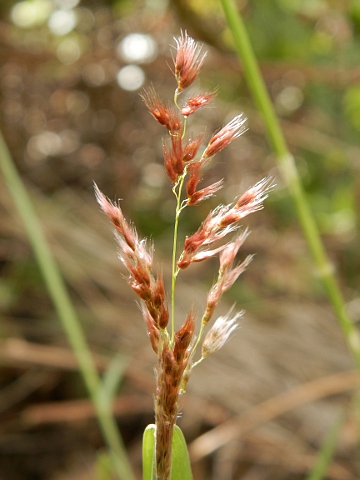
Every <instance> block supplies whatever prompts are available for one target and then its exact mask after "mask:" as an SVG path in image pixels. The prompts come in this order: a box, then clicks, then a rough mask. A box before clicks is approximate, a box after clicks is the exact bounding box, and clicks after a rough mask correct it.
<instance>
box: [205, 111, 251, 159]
mask: <svg viewBox="0 0 360 480" xmlns="http://www.w3.org/2000/svg"><path fill="white" fill-rule="evenodd" d="M245 122H246V118H245V117H243V115H242V114H240V115H238V116H236V117H235V118H233V119H232V120H231V122H229V123H228V124H226V125H225V126H224V127H222V129H221V130H219V131H218V132H217V133H215V134H214V135H213V136H212V137H211V139H210V142H209V144H208V146H207V147H206V150H205V152H204V153H203V158H208V157H212V156H213V155H215V154H216V153H218V152H220V151H221V150H223V149H224V148H225V147H227V146H228V145H229V144H230V143H231V142H232V141H233V140H235V138H237V137H239V136H240V135H242V134H243V133H244V132H245V131H246V127H245Z"/></svg>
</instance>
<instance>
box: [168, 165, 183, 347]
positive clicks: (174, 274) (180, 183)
mask: <svg viewBox="0 0 360 480" xmlns="http://www.w3.org/2000/svg"><path fill="white" fill-rule="evenodd" d="M185 176H186V173H184V174H183V175H182V176H181V177H180V179H179V181H178V183H177V184H176V185H175V186H174V188H173V192H174V195H175V197H176V210H175V223H174V234H173V251H172V266H171V342H173V341H174V335H175V285H176V278H177V274H178V272H177V266H176V252H177V239H178V232H179V218H180V213H181V211H182V206H181V193H182V188H183V185H184V180H185Z"/></svg>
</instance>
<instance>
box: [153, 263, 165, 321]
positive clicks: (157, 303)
mask: <svg viewBox="0 0 360 480" xmlns="http://www.w3.org/2000/svg"><path fill="white" fill-rule="evenodd" d="M152 305H153V306H154V308H155V309H156V312H157V323H158V325H159V328H161V329H164V328H166V326H167V324H168V322H169V310H168V306H167V301H166V295H165V287H164V280H163V275H162V272H161V271H159V272H158V275H157V280H156V285H155V288H154V289H153V298H152Z"/></svg>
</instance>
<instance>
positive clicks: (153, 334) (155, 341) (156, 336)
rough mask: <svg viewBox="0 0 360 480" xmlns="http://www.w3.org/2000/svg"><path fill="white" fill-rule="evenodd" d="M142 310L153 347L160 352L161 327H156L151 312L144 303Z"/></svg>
mask: <svg viewBox="0 0 360 480" xmlns="http://www.w3.org/2000/svg"><path fill="white" fill-rule="evenodd" d="M141 312H142V316H143V319H144V320H145V323H146V326H147V331H148V336H149V340H150V343H151V346H152V349H153V350H154V352H155V353H158V346H159V340H160V333H159V329H158V328H157V327H156V325H155V323H154V320H153V318H152V316H151V315H150V314H149V311H148V309H147V308H146V306H145V305H144V304H143V305H142V306H141Z"/></svg>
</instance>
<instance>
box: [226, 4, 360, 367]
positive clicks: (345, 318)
mask: <svg viewBox="0 0 360 480" xmlns="http://www.w3.org/2000/svg"><path fill="white" fill-rule="evenodd" d="M220 3H221V5H222V8H223V11H224V14H225V17H226V20H227V24H228V26H229V29H230V31H231V33H232V35H233V38H234V41H235V47H236V51H237V54H238V57H239V60H240V61H241V62H242V66H243V69H244V74H245V77H246V79H247V82H248V86H249V88H250V90H251V92H252V94H253V96H254V99H255V101H256V103H257V106H258V108H259V110H260V111H261V113H262V116H263V119H264V123H265V126H266V129H267V134H268V138H269V141H270V143H271V145H272V147H273V150H274V152H275V153H276V157H277V162H278V165H279V167H280V169H281V170H282V173H283V176H284V178H285V181H286V182H287V187H288V189H289V193H290V195H291V197H292V199H293V201H294V204H295V208H296V211H297V214H298V217H299V221H300V224H301V227H302V229H303V233H304V236H305V238H306V240H307V242H308V246H309V249H310V251H311V254H312V257H313V261H314V263H315V265H316V270H317V274H318V276H319V277H320V278H321V280H322V282H323V285H324V287H325V290H326V292H327V295H328V297H329V299H330V302H331V304H332V306H333V309H334V311H335V313H336V316H337V319H338V323H339V325H340V327H341V329H342V331H343V334H344V336H345V339H346V341H347V344H348V348H349V350H350V352H351V353H352V355H353V357H354V360H355V361H356V363H357V365H358V366H359V367H360V335H359V332H358V331H357V329H356V328H355V326H354V324H353V322H352V320H351V318H350V317H349V315H348V313H347V310H346V306H345V302H344V298H343V296H342V293H341V291H340V288H339V285H338V282H337V280H336V277H335V274H334V266H333V265H332V263H331V262H330V260H329V259H328V257H327V254H326V251H325V248H324V245H323V242H322V240H321V237H320V233H319V230H318V228H317V225H316V222H315V219H314V216H313V214H312V211H311V209H310V206H309V203H308V201H307V198H306V195H305V192H304V188H303V186H302V183H301V179H300V177H299V174H298V171H297V168H296V165H295V162H294V158H293V156H292V155H291V153H290V152H289V149H288V147H287V144H286V141H285V138H284V135H283V132H282V130H281V127H280V123H279V120H278V118H277V116H276V114H275V111H274V108H273V105H272V103H271V100H270V97H269V94H268V92H267V89H266V86H265V83H264V80H263V77H262V75H261V72H260V69H259V66H258V63H257V61H256V57H255V55H254V52H253V49H252V46H251V44H250V41H249V38H248V35H247V31H246V28H245V25H244V22H243V19H242V17H241V14H240V13H239V12H238V11H237V8H236V5H235V2H234V0H220Z"/></svg>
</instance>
